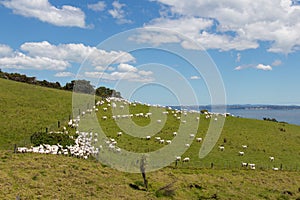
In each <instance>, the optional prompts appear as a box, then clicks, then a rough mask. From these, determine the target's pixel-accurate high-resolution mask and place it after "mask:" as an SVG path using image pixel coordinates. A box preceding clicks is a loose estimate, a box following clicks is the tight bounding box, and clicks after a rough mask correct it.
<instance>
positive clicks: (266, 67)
mask: <svg viewBox="0 0 300 200" xmlns="http://www.w3.org/2000/svg"><path fill="white" fill-rule="evenodd" d="M255 68H256V69H261V70H264V71H271V70H272V67H271V66H270V65H263V64H258V65H257V66H256V67H255Z"/></svg>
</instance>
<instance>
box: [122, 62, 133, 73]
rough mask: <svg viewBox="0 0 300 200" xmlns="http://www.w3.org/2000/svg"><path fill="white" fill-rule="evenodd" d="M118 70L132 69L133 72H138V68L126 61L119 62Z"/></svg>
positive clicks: (126, 70) (127, 70)
mask: <svg viewBox="0 0 300 200" xmlns="http://www.w3.org/2000/svg"><path fill="white" fill-rule="evenodd" d="M118 70H119V71H122V72H129V71H131V72H137V68H135V67H134V66H132V65H129V64H126V63H121V64H119V66H118Z"/></svg>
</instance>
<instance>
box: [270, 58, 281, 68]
mask: <svg viewBox="0 0 300 200" xmlns="http://www.w3.org/2000/svg"><path fill="white" fill-rule="evenodd" d="M281 64H282V61H281V60H274V62H273V63H272V66H273V67H276V66H279V65H281Z"/></svg>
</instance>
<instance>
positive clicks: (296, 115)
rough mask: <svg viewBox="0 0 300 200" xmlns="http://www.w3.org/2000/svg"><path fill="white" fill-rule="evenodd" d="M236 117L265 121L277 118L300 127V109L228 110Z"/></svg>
mask: <svg viewBox="0 0 300 200" xmlns="http://www.w3.org/2000/svg"><path fill="white" fill-rule="evenodd" d="M227 112H229V113H231V114H233V115H234V116H240V117H245V118H253V119H261V120H262V119H263V118H264V117H266V118H275V119H276V120H277V121H283V122H287V123H289V124H296V125H300V109H244V108H243V109H238V108H237V109H231V108H229V109H227Z"/></svg>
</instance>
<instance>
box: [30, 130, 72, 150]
mask: <svg viewBox="0 0 300 200" xmlns="http://www.w3.org/2000/svg"><path fill="white" fill-rule="evenodd" d="M30 141H31V143H32V144H33V145H35V146H38V145H41V144H49V145H56V144H60V145H62V146H64V147H65V146H66V145H74V144H75V141H74V139H71V138H70V137H69V135H67V134H62V133H46V132H36V133H34V134H32V135H31V137H30Z"/></svg>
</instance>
